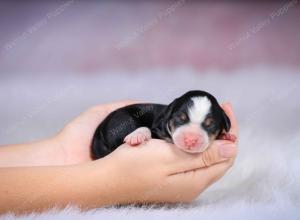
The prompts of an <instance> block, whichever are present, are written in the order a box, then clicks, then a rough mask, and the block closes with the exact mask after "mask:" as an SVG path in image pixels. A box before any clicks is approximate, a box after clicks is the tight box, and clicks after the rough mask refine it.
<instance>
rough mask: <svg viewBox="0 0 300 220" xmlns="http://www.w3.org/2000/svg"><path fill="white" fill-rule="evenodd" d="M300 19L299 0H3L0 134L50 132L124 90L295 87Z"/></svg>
mask: <svg viewBox="0 0 300 220" xmlns="http://www.w3.org/2000/svg"><path fill="white" fill-rule="evenodd" d="M299 21H300V7H299V4H298V1H296V0H292V1H214V2H211V1H191V0H177V1H134V0H132V1H79V0H67V1H58V0H57V1H1V2H0V27H1V30H0V31H1V35H0V46H1V47H0V79H1V80H0V86H1V87H0V91H1V93H0V98H1V103H2V107H1V114H0V120H1V126H0V128H1V129H0V140H1V142H2V143H9V142H18V141H27V140H31V139H36V138H43V137H46V136H48V135H50V134H53V133H55V132H56V131H58V130H59V129H60V128H61V127H63V125H64V124H65V123H66V122H67V121H68V120H70V119H71V118H72V117H74V116H75V115H76V114H78V113H79V112H80V111H83V110H84V109H86V108H88V107H89V106H91V105H95V104H98V103H102V102H109V101H114V100H120V99H128V98H130V99H140V100H146V101H156V102H164V103H168V102H170V101H171V100H172V99H174V98H175V97H177V96H179V95H181V94H182V93H184V92H185V91H187V90H190V89H206V90H208V91H209V92H211V93H213V94H214V95H216V96H217V98H219V99H220V101H223V100H230V101H232V102H234V104H237V108H241V106H240V105H239V104H238V103H237V102H238V101H241V100H243V105H244V106H245V108H246V109H248V107H253V108H255V104H257V105H261V102H259V101H257V99H259V98H258V97H256V96H264V95H266V96H269V95H270V94H273V95H274V94H275V93H276V92H277V91H278V89H279V88H284V86H288V88H289V89H290V90H291V91H290V92H289V91H288V92H287V93H288V94H287V95H286V96H288V95H290V93H293V94H294V93H296V92H295V91H294V89H295V88H294V87H292V85H291V83H294V84H295V87H298V85H299V84H298V82H299V77H298V70H299V68H300V43H299V40H300V28H299ZM276 73H278V74H276ZM270 74H271V75H270ZM263 75H266V76H263ZM272 83H273V84H274V85H273V86H274V87H272ZM285 83H286V84H285ZM260 84H261V87H262V91H261V93H263V94H261V93H260V94H257V95H254V94H252V93H253V91H255V90H257V88H256V87H259V86H260ZM247 87H249V88H248V90H249V91H248V90H247ZM268 92H269V93H270V94H268ZM246 99H250V100H248V101H247V102H246V103H244V102H245V100H246ZM268 100H269V99H268ZM247 103H249V105H248V104H247ZM297 110H298V109H297ZM239 116H240V115H239ZM249 117H250V118H251V117H253V116H251V115H249ZM241 120H242V121H243V118H241Z"/></svg>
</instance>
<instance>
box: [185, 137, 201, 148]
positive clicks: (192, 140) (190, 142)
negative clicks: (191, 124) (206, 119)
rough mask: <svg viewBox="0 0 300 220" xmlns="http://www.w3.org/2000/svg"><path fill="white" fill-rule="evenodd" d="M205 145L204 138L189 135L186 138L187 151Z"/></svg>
mask: <svg viewBox="0 0 300 220" xmlns="http://www.w3.org/2000/svg"><path fill="white" fill-rule="evenodd" d="M202 143H203V138H202V136H199V135H195V134H188V135H185V136H184V144H185V146H186V148H187V149H192V148H195V147H196V146H199V145H201V144H202Z"/></svg>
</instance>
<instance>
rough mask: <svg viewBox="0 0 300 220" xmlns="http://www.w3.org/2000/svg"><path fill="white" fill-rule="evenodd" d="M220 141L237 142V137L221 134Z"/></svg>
mask: <svg viewBox="0 0 300 220" xmlns="http://www.w3.org/2000/svg"><path fill="white" fill-rule="evenodd" d="M220 139H221V140H228V141H232V142H236V140H237V137H236V136H235V135H233V134H229V133H224V134H221V136H220Z"/></svg>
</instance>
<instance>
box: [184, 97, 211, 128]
mask: <svg viewBox="0 0 300 220" xmlns="http://www.w3.org/2000/svg"><path fill="white" fill-rule="evenodd" d="M191 99H192V101H193V103H194V105H193V106H192V107H191V108H190V109H189V111H188V114H189V118H190V121H191V122H192V123H197V124H199V123H202V122H203V121H204V119H205V116H206V115H207V114H208V113H209V110H210V107H211V102H210V101H209V99H208V98H207V97H206V96H203V97H193V98H191Z"/></svg>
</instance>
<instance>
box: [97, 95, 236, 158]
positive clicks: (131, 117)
mask: <svg viewBox="0 0 300 220" xmlns="http://www.w3.org/2000/svg"><path fill="white" fill-rule="evenodd" d="M195 96H206V97H208V99H209V100H210V101H211V104H212V106H211V109H210V115H211V117H212V118H214V121H215V123H214V126H211V127H203V128H204V129H205V130H206V131H207V132H208V134H214V135H216V136H219V135H220V134H221V133H222V131H223V130H225V131H226V132H228V131H229V129H230V120H229V118H228V117H227V115H226V114H225V112H224V111H223V109H222V108H221V107H220V105H219V104H218V102H217V100H216V99H215V97H213V96H212V95H211V94H209V93H207V92H204V91H190V92H187V93H185V94H184V95H183V96H181V97H179V98H177V99H175V100H174V101H173V102H172V103H170V104H169V105H161V104H134V105H129V106H125V107H123V108H120V109H117V110H115V111H114V112H112V113H110V114H109V115H108V116H107V117H106V118H105V119H104V120H103V122H102V123H101V124H100V125H99V126H98V128H97V129H96V131H95V134H94V137H93V140H92V148H91V154H92V157H93V159H98V158H101V157H104V156H106V155H108V154H109V153H111V152H112V151H114V150H115V149H116V148H117V147H118V146H120V145H121V144H122V143H123V140H124V138H125V137H126V135H128V134H130V133H131V132H133V131H134V130H136V129H137V128H139V127H148V128H149V129H150V130H151V135H152V138H159V139H164V140H167V141H170V142H172V138H171V136H170V134H169V132H168V130H167V126H171V125H170V123H171V122H173V125H172V126H175V127H176V126H179V125H180V124H184V123H187V121H180V119H178V114H179V113H181V112H185V113H187V110H188V108H189V107H190V106H191V105H192V104H193V103H192V101H191V99H190V98H192V97H195ZM176 123H177V124H176ZM175 124H176V125H175ZM202 126H203V125H202Z"/></svg>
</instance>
